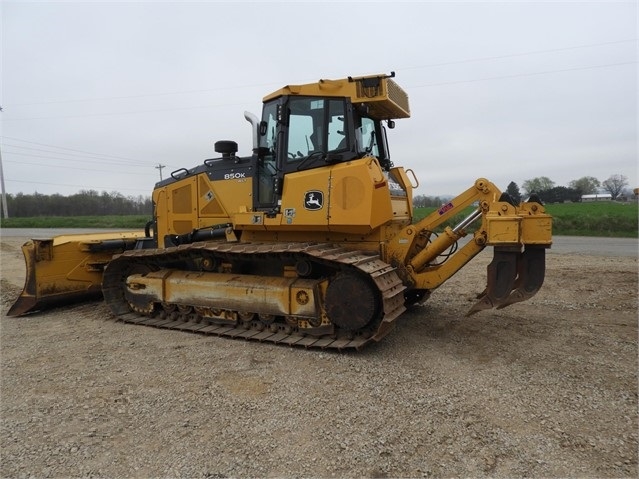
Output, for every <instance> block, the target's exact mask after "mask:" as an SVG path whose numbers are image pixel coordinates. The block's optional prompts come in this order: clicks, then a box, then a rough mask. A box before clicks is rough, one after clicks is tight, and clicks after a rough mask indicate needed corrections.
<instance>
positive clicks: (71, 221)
mask: <svg viewBox="0 0 639 479" xmlns="http://www.w3.org/2000/svg"><path fill="white" fill-rule="evenodd" d="M435 209H436V208H415V221H419V220H420V219H422V218H424V217H425V216H426V215H428V214H429V213H431V212H432V211H434V210H435ZM472 210H473V208H472V207H470V208H468V209H467V210H465V211H463V212H462V213H460V214H458V215H456V216H454V217H453V218H452V219H451V220H450V221H449V223H448V224H450V225H451V226H454V225H456V224H457V223H459V222H460V221H461V220H462V219H464V218H465V217H466V216H467V215H468V214H469V213H470V212H471V211H472ZM546 211H547V212H548V213H549V214H550V215H552V217H553V234H555V235H562V236H614V237H627V238H637V237H638V236H639V235H638V218H639V205H638V204H637V203H632V202H628V203H614V202H593V203H563V204H553V205H546ZM149 219H150V218H149V217H148V216H145V215H132V216H68V217H65V216H48V217H35V218H8V219H2V220H0V227H2V228H110V229H120V228H121V229H138V228H140V229H142V228H144V225H145V224H146V222H147V221H149Z"/></svg>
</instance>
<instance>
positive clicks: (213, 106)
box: [4, 103, 244, 122]
mask: <svg viewBox="0 0 639 479" xmlns="http://www.w3.org/2000/svg"><path fill="white" fill-rule="evenodd" d="M241 105H244V103H222V104H218V105H199V106H185V107H176V108H156V109H152V110H133V111H120V112H111V113H88V114H85V115H58V116H39V117H31V118H10V119H8V120H6V119H5V120H4V121H5V122H9V121H32V120H52V119H70V118H92V117H101V116H121V115H140V114H144V113H161V112H165V111H181V110H201V109H207V108H224V107H228V106H241Z"/></svg>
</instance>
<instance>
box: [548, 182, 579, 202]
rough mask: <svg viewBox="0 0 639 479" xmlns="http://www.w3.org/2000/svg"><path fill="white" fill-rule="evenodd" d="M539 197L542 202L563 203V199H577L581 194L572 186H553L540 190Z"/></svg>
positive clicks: (574, 200)
mask: <svg viewBox="0 0 639 479" xmlns="http://www.w3.org/2000/svg"><path fill="white" fill-rule="evenodd" d="M539 198H540V199H541V201H543V202H544V203H563V202H564V201H573V202H576V201H579V200H580V199H581V195H580V194H579V192H578V191H577V190H575V189H573V188H566V187H565V186H555V187H553V188H550V189H548V190H544V191H540V192H539Z"/></svg>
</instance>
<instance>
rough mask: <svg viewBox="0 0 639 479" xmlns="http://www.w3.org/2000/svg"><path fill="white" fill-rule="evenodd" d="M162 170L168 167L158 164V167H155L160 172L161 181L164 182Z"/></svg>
mask: <svg viewBox="0 0 639 479" xmlns="http://www.w3.org/2000/svg"><path fill="white" fill-rule="evenodd" d="M162 168H166V165H162V164H160V163H158V166H156V167H155V169H156V170H160V181H162Z"/></svg>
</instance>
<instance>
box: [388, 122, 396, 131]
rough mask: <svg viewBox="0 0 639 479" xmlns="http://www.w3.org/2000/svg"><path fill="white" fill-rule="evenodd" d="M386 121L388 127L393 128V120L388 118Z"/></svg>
mask: <svg viewBox="0 0 639 479" xmlns="http://www.w3.org/2000/svg"><path fill="white" fill-rule="evenodd" d="M386 123H387V124H388V128H390V129H391V130H392V129H393V128H395V121H394V120H388V121H387V122H386Z"/></svg>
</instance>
